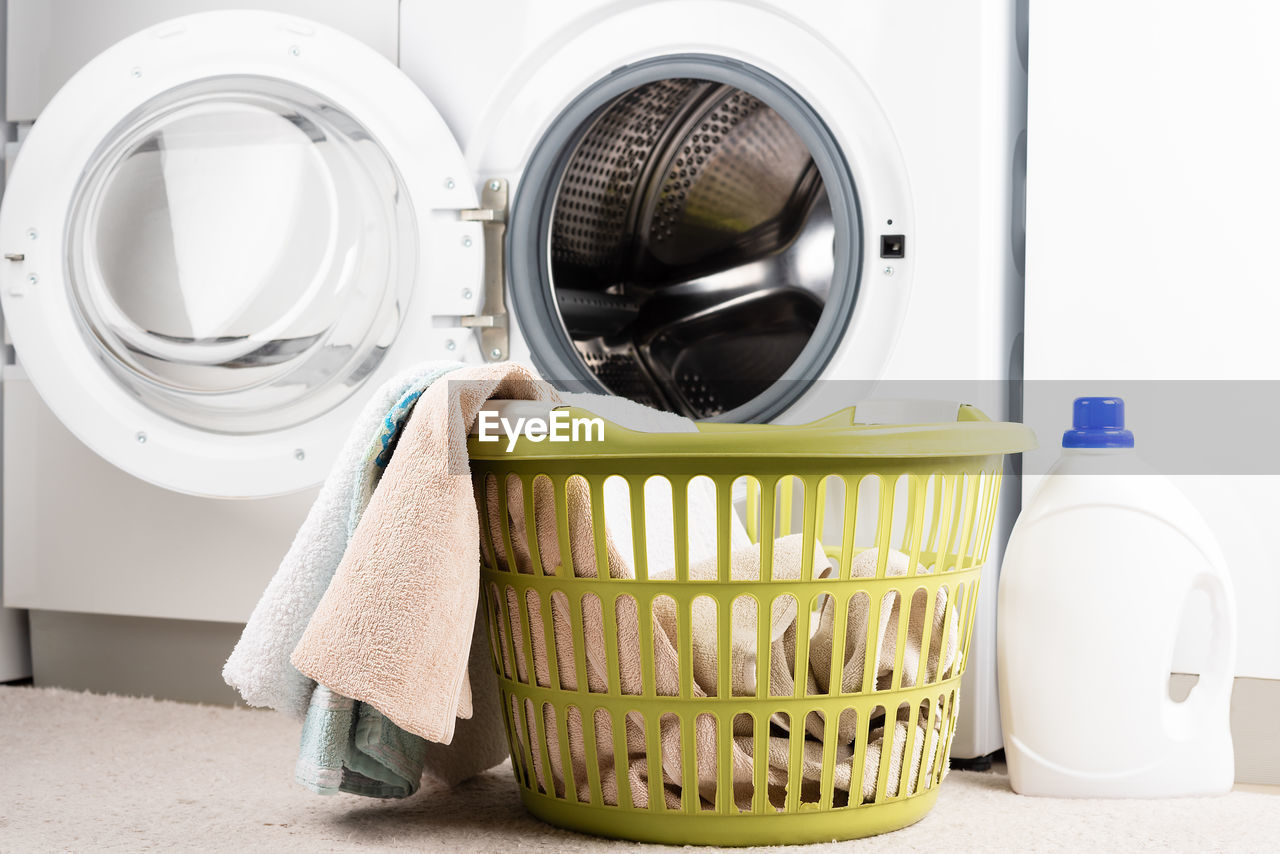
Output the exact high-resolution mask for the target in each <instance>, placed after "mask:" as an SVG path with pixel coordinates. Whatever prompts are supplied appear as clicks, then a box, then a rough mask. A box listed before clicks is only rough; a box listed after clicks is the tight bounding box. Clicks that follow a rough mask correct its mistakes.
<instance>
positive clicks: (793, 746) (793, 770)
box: [785, 679, 807, 812]
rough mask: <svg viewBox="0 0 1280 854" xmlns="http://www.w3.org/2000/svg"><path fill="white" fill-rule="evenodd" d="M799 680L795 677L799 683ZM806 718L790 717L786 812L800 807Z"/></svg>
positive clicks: (794, 810)
mask: <svg viewBox="0 0 1280 854" xmlns="http://www.w3.org/2000/svg"><path fill="white" fill-rule="evenodd" d="M800 681H801V680H799V679H797V680H796V682H797V683H799V682H800ZM806 723H807V721H806V720H804V719H800V720H797V719H796V718H792V719H791V727H790V730H791V732H790V733H789V735H788V739H787V796H786V801H785V803H786V810H787V812H796V811H797V810H799V809H800V795H801V794H802V792H801V789H803V788H804V731H805V724H806Z"/></svg>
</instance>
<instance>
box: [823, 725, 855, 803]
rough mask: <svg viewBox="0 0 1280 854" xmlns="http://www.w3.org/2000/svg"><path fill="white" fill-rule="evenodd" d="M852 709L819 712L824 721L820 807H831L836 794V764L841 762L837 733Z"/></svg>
mask: <svg viewBox="0 0 1280 854" xmlns="http://www.w3.org/2000/svg"><path fill="white" fill-rule="evenodd" d="M850 711H852V710H851V709H843V710H841V712H840V714H839V715H824V714H821V713H818V717H819V718H820V720H821V723H822V771H821V772H820V773H819V776H818V801H817V803H818V808H819V809H823V810H829V809H831V805H832V803H833V802H834V801H835V795H836V765H837V764H838V763H839V752H840V751H839V747H840V742H839V740H838V739H837V736H836V733H837V732H838V731H839V727H840V725H841V723H842V722H843V720H842V719H843V718H844V715H845V714H846V713H848V712H850Z"/></svg>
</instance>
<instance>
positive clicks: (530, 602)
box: [524, 588, 560, 688]
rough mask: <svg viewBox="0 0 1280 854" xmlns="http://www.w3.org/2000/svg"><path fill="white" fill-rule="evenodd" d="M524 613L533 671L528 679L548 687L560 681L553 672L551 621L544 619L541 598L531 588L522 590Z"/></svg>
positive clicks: (553, 655)
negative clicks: (527, 624) (526, 621)
mask: <svg viewBox="0 0 1280 854" xmlns="http://www.w3.org/2000/svg"><path fill="white" fill-rule="evenodd" d="M524 608H525V613H527V614H528V615H529V640H530V641H531V643H532V646H533V651H532V657H531V658H530V659H529V660H530V661H532V662H533V667H532V668H531V669H532V671H533V673H532V675H531V676H530V680H531V681H532V682H533V683H534V684H536V685H538V686H540V687H542V688H549V687H551V686H552V685H557V684H559V682H560V677H559V673H557V672H555V667H556V662H555V648H556V641H555V637H554V635H553V634H552V632H553V631H554V627H553V625H552V621H551V620H548V619H545V618H544V617H543V613H542V598H541V597H540V596H539V595H538V591H537V590H534V589H533V588H525V591H524Z"/></svg>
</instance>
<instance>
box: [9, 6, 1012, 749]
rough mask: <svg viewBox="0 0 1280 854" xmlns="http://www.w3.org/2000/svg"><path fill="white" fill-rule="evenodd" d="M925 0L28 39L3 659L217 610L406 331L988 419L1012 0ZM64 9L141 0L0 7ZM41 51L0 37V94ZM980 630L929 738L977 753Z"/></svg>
mask: <svg viewBox="0 0 1280 854" xmlns="http://www.w3.org/2000/svg"><path fill="white" fill-rule="evenodd" d="M192 5H200V6H204V7H212V6H216V5H218V4H214V3H204V4H192ZM254 5H264V6H265V5H272V6H277V7H279V6H290V5H291V6H294V7H300V6H301V5H302V4H301V3H294V4H279V3H277V4H254ZM927 5H928V8H927V10H926V9H921V8H919V5H918V4H913V5H912V6H911V7H910V8H905V7H904V6H905V4H898V3H894V2H891V0H883V2H867V3H859V4H845V3H836V2H830V3H826V2H801V3H795V2H789V3H785V4H784V3H780V2H779V3H757V2H751V3H747V2H741V1H740V0H678V2H677V0H666V2H601V0H576V2H563V3H557V4H555V6H554V7H552V6H549V5H545V4H544V5H540V6H537V7H536V8H534V4H520V3H510V4H495V3H489V4H484V5H481V6H477V5H474V4H451V5H448V6H446V5H445V4H438V3H431V2H428V0H402V2H400V3H398V4H397V3H395V2H385V3H374V4H361V9H360V13H359V15H356V14H355V13H354V12H353V11H352V10H351V9H350V8H345V9H344V8H343V4H337V3H329V4H319V5H318V6H315V7H314V10H313V6H312V5H311V4H307V6H306V11H307V14H308V15H309V16H310V17H311V18H317V17H320V18H322V19H324V20H327V21H328V23H329V24H333V25H336V26H337V28H336V29H335V28H331V27H330V26H326V25H324V24H320V23H314V22H312V21H311V20H306V19H300V18H297V17H293V16H291V15H287V14H278V13H274V12H266V11H220V12H214V13H210V14H205V15H201V16H196V17H188V18H184V19H179V20H174V21H167V22H163V23H151V22H150V21H142V20H139V21H138V23H139V25H142V24H146V23H151V25H150V26H149V27H147V28H146V29H144V30H143V31H142V32H139V33H138V34H136V35H133V36H130V37H128V38H126V39H125V40H124V41H121V42H119V43H118V44H115V45H114V46H112V47H110V48H109V49H106V50H105V51H104V52H102V53H101V54H100V55H98V56H97V57H96V58H94V59H92V60H88V61H86V60H87V56H81V57H78V60H77V61H76V62H67V61H66V60H65V57H61V55H60V53H59V51H58V45H57V38H54V39H53V41H52V43H51V44H50V45H49V47H50V48H51V51H48V52H46V53H43V54H41V55H40V56H39V57H35V58H34V59H32V62H33V63H35V64H36V65H37V66H41V64H43V66H48V65H50V64H51V63H52V64H54V65H57V64H59V63H61V65H62V67H66V66H68V65H71V66H73V67H78V68H79V70H77V71H75V73H74V76H72V77H71V78H70V79H69V80H67V81H66V83H65V85H63V86H62V87H61V88H60V89H59V90H58V92H57V94H56V95H55V96H54V97H53V98H52V99H50V100H49V101H48V103H47V105H44V104H41V105H40V106H39V109H38V111H37V112H38V120H37V121H35V122H34V124H33V125H32V126H31V127H30V129H29V131H25V132H24V135H23V137H22V141H21V144H20V146H18V148H19V153H18V155H17V158H16V160H15V161H14V163H13V165H12V168H11V173H10V184H9V188H8V191H7V193H6V196H5V199H4V204H3V210H2V211H0V250H2V251H3V253H4V254H5V258H6V259H7V260H5V261H3V262H2V263H3V266H2V267H0V296H2V298H3V306H4V311H5V318H6V323H7V327H8V332H9V335H10V337H11V340H12V342H13V344H14V346H15V348H16V361H15V362H14V364H12V365H9V366H8V367H7V368H6V382H5V403H6V406H5V437H4V438H5V464H6V465H5V490H6V495H7V496H8V497H10V500H8V501H6V503H5V526H6V527H5V534H6V537H5V580H6V596H7V598H8V599H9V601H10V603H11V604H14V605H17V606H21V607H27V608H31V609H33V638H34V639H35V641H36V645H35V660H36V669H37V674H36V675H37V680H40V678H41V677H40V667H41V664H40V662H41V641H42V633H41V631H40V629H39V624H40V623H41V622H42V621H48V625H49V632H48V634H49V638H50V639H52V638H53V637H54V627H55V626H62V627H63V628H64V629H65V628H66V627H67V620H68V615H69V614H73V613H92V614H98V615H117V616H127V617H149V618H157V619H156V620H155V623H154V624H153V625H155V626H157V627H158V626H160V625H161V624H165V625H168V624H169V623H168V622H167V621H172V620H175V619H178V620H195V621H202V622H204V623H212V624H217V623H221V624H224V625H226V626H227V627H228V631H230V632H231V633H232V637H233V636H234V629H235V624H236V623H237V622H238V621H242V620H244V619H245V618H246V617H247V615H248V613H249V610H250V609H251V607H252V604H253V602H254V600H255V598H256V597H257V595H258V594H259V592H260V591H261V589H262V587H263V586H264V584H265V582H266V580H267V579H268V578H269V577H270V575H271V572H272V571H273V569H274V567H275V564H276V562H277V561H278V559H279V556H280V555H281V554H282V553H283V551H284V548H285V546H286V545H287V542H288V539H289V536H290V534H291V533H292V531H293V529H294V528H295V527H296V524H297V522H298V521H299V519H300V518H301V516H302V514H303V513H304V512H305V508H306V507H307V506H308V504H309V501H310V498H311V495H312V494H313V493H312V492H310V491H309V490H310V489H311V488H312V487H314V485H315V484H316V483H318V482H319V481H320V479H321V478H322V477H323V476H324V475H325V473H326V471H327V468H328V465H329V464H330V462H331V460H332V458H333V456H334V454H335V453H336V451H337V448H338V447H339V444H340V443H341V441H342V440H343V438H344V436H345V432H346V428H347V425H348V424H349V423H350V421H351V419H352V417H353V415H354V413H355V412H356V411H357V410H358V408H359V407H360V405H361V404H362V402H363V398H364V396H365V395H366V394H367V393H368V392H369V391H370V390H372V389H373V388H374V387H376V386H377V385H378V384H379V383H380V382H381V381H382V379H383V378H385V377H387V376H389V375H391V374H392V373H394V372H396V371H397V370H398V369H400V368H401V367H403V366H405V365H407V364H410V363H412V362H415V361H419V360H423V359H440V358H460V359H465V360H470V361H481V360H496V359H505V358H516V359H522V360H528V361H532V362H533V364H534V365H535V366H537V368H538V369H539V370H540V371H541V372H542V373H543V375H544V376H546V377H548V378H549V379H552V380H554V381H556V382H559V383H562V384H566V385H573V386H577V387H580V388H586V389H592V390H602V391H608V392H612V393H617V394H623V395H626V396H628V397H632V398H634V399H637V400H641V401H643V402H647V403H651V404H654V405H660V406H663V407H666V408H670V409H674V410H677V411H681V412H684V413H686V414H689V415H691V416H694V417H700V418H721V419H731V420H754V421H765V420H778V421H799V420H807V419H809V418H812V417H816V416H818V415H822V414H826V413H827V412H829V411H831V410H833V409H834V408H836V407H838V406H840V405H845V404H847V403H848V402H849V401H850V400H851V399H852V398H853V397H855V396H861V395H864V394H867V393H870V392H872V391H874V388H875V386H876V384H877V383H881V382H883V381H885V380H892V381H921V382H923V383H933V384H936V383H938V382H939V381H943V382H945V381H954V382H962V383H963V382H968V383H973V382H974V381H983V382H985V383H987V384H986V385H983V386H978V385H970V386H969V388H971V389H972V388H981V389H983V391H981V392H979V393H977V394H978V396H979V397H980V398H981V399H975V400H972V401H971V402H974V403H977V404H979V405H980V406H982V407H983V408H984V409H986V410H987V411H988V412H989V413H990V414H991V415H992V416H993V417H1008V416H1009V414H1010V409H1009V400H1008V394H1007V390H1008V387H1009V385H1008V383H1007V380H1008V379H1009V378H1010V375H1011V374H1010V372H1011V371H1015V372H1016V370H1017V363H1018V358H1017V352H1018V346H1019V339H1018V334H1019V331H1020V327H1021V260H1020V257H1021V255H1020V253H1021V245H1022V241H1021V236H1020V231H1019V227H1020V220H1019V219H1018V217H1017V216H1015V210H1016V209H1017V208H1018V203H1017V201H1016V197H1017V193H1018V192H1020V189H1021V186H1022V182H1021V177H1020V171H1019V170H1020V169H1021V161H1020V160H1019V154H1018V152H1019V151H1020V148H1019V146H1020V142H1019V140H1020V138H1021V134H1022V129H1023V126H1024V116H1025V88H1024V80H1025V51H1024V52H1023V53H1022V55H1021V58H1020V53H1019V48H1018V45H1019V42H1018V38H1017V33H1018V26H1017V22H1018V20H1019V15H1018V14H1017V4H1015V3H1014V2H1013V0H990V2H983V3H976V4H953V3H946V2H941V0H939V2H931V3H929V4H927ZM90 7H92V9H93V10H101V9H102V8H103V7H108V8H116V7H119V9H123V10H127V12H128V14H129V15H132V16H134V18H147V17H148V16H154V19H155V20H159V19H160V18H161V17H164V15H163V14H162V11H169V12H171V10H172V9H173V5H172V4H168V3H165V4H160V3H158V2H149V3H147V2H137V0H131V2H127V3H124V2H120V3H105V4H103V3H92V4H91V3H88V2H86V0H56V2H53V3H40V4H35V3H23V2H12V3H11V9H12V10H13V11H14V12H19V14H18V15H17V16H16V17H11V31H12V30H13V28H14V27H16V26H18V25H20V24H22V23H23V15H24V14H25V15H26V17H27V18H28V19H39V20H41V21H44V25H45V26H46V28H47V29H48V28H49V27H52V29H51V32H53V33H54V34H55V35H56V34H57V33H58V32H59V31H60V30H61V29H62V28H64V27H69V28H79V27H82V26H84V25H85V21H86V20H91V19H92V17H93V15H99V16H101V15H102V14H103V13H102V12H101V11H94V12H88V11H86V10H87V9H89V8H90ZM315 11H323V12H324V13H325V14H324V15H317V14H315ZM11 14H12V12H11ZM77 14H81V15H88V19H85V18H81V19H79V20H77ZM380 22H381V23H380ZM112 23H113V26H114V25H118V24H119V16H118V15H117V16H113V17H112ZM387 28H393V29H394V30H395V32H396V38H397V45H398V47H397V48H396V50H395V51H388V50H387V49H386V46H385V43H383V44H382V45H381V49H380V47H379V42H380V40H382V39H384V38H385V32H386V29H387ZM344 31H345V32H344ZM77 32H78V30H77ZM14 37H15V38H22V36H20V35H15V36H14ZM77 38H82V39H89V40H90V41H92V40H93V39H92V37H90V36H87V35H84V34H81V35H79V36H77ZM81 47H83V45H81ZM100 47H105V45H94V48H95V51H90V52H89V53H92V52H96V50H97V49H98V48H100ZM50 53H52V55H53V58H50V56H49V54H50ZM393 54H394V55H393ZM1020 59H1021V61H1020ZM43 66H42V67H43ZM80 66H82V67H80ZM67 70H68V71H70V69H69V68H68V69H67ZM49 76H50V75H49V74H47V73H46V74H34V75H33V74H26V75H25V76H24V75H23V74H21V73H17V74H16V76H15V70H14V69H13V67H12V60H11V79H10V87H11V88H12V87H14V86H21V85H23V84H22V82H20V81H21V80H23V79H25V80H27V81H28V82H30V81H32V80H37V79H39V80H44V79H47V78H48V77H49ZM30 118H33V119H34V118H36V114H33V115H32V116H31V117H30ZM18 120H22V119H21V118H20V117H19V118H18ZM935 387H936V386H935ZM37 395H38V396H37ZM1014 414H1015V415H1016V413H1014ZM72 436H74V437H75V438H74V439H73V438H71V437H72ZM15 494H16V495H20V496H23V500H20V501H14V500H12V498H11V497H12V496H14V495H15ZM1005 494H1006V498H1008V499H1009V507H1008V508H1007V510H1008V512H1007V513H1006V520H1007V518H1008V517H1009V515H1010V514H1011V513H1012V511H1013V510H1015V509H1016V500H1017V489H1016V488H1012V489H1008V490H1006V493H1005ZM228 498H236V499H240V500H238V501H228V500H226V499H228ZM996 539H997V541H999V540H1001V537H997V538H996ZM997 559H998V554H996V555H993V559H992V561H990V563H991V565H995V564H997V562H998V560H997ZM990 581H991V582H993V581H994V579H991V580H990ZM986 587H987V592H988V593H990V594H991V601H990V602H989V603H988V604H987V606H986V608H985V611H986V617H987V618H991V617H993V613H992V611H993V607H991V606H993V605H994V590H995V585H994V583H988V584H987V585H986ZM992 625H993V622H992V621H991V620H990V619H986V620H984V621H983V623H982V624H981V625H980V626H979V628H978V632H979V635H978V637H976V638H975V641H974V647H973V650H974V651H973V653H972V658H971V661H970V664H969V671H970V672H969V674H968V675H967V679H968V680H969V683H968V685H967V687H966V689H965V700H966V701H967V702H968V704H969V708H968V709H967V710H966V711H964V712H963V713H962V716H961V731H960V733H958V734H957V737H956V745H955V749H954V753H955V755H956V756H959V757H964V756H976V755H981V754H984V753H988V752H990V751H991V750H994V749H996V748H997V747H998V746H999V726H998V720H997V719H996V717H995V715H996V712H995V693H994V656H993V655H992V654H990V650H989V648H990V647H991V640H992V639H991V637H990V635H991V626H992ZM97 628H98V629H99V630H104V631H105V626H104V625H103V624H99V625H98V627H97ZM135 630H136V626H135V627H134V629H131V631H134V633H135V634H136V631H135ZM158 630H159V629H157V631H158ZM180 630H181V625H177V626H175V627H173V628H172V631H171V635H172V636H175V637H176V636H178V635H180V634H181V631H180ZM214 634H215V635H216V634H217V633H216V632H215V633H214ZM64 636H65V633H64ZM51 642H52V640H51ZM135 643H136V642H135ZM220 651H221V652H225V648H220ZM117 666H118V664H117ZM187 669H190V666H188V668H187Z"/></svg>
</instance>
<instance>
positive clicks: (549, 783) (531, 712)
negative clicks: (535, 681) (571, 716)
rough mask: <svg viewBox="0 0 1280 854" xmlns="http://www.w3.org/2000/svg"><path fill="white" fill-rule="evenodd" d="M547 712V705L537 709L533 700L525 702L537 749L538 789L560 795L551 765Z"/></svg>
mask: <svg viewBox="0 0 1280 854" xmlns="http://www.w3.org/2000/svg"><path fill="white" fill-rule="evenodd" d="M546 714H547V710H546V707H545V704H544V705H543V707H542V708H536V707H535V706H534V703H533V700H532V699H528V700H525V716H526V717H527V718H528V720H529V738H530V739H531V740H532V743H533V745H534V747H535V750H534V754H533V762H534V770H535V771H537V773H538V787H539V788H540V789H541V790H542V791H543V792H544V793H546V794H549V795H553V796H554V795H559V792H557V791H556V784H555V777H556V774H555V771H554V767H553V766H552V764H551V752H550V750H549V749H548V745H547V725H546V724H547V721H546Z"/></svg>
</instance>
